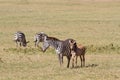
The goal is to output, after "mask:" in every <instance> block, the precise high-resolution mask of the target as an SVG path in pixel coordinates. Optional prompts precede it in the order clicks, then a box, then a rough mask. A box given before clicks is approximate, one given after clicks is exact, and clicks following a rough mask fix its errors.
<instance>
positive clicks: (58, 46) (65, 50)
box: [42, 36, 73, 68]
mask: <svg viewBox="0 0 120 80" xmlns="http://www.w3.org/2000/svg"><path fill="white" fill-rule="evenodd" d="M69 41H73V39H66V40H64V41H62V40H59V39H57V38H55V37H48V36H45V38H44V42H43V47H42V50H43V52H45V51H46V49H48V48H49V46H52V47H53V48H54V49H55V51H56V53H57V55H58V59H59V62H60V65H61V64H62V63H63V56H66V57H67V60H68V63H67V68H69V64H70V59H71V49H70V44H69Z"/></svg>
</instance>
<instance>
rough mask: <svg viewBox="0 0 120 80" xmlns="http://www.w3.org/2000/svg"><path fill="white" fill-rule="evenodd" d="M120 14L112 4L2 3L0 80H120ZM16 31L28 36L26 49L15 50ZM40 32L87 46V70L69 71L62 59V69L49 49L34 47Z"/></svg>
mask: <svg viewBox="0 0 120 80" xmlns="http://www.w3.org/2000/svg"><path fill="white" fill-rule="evenodd" d="M105 1H106V0H105ZM119 14H120V4H119V1H112V0H110V2H108V1H107V2H104V1H103V0H102V1H100V2H98V1H97V0H94V1H92V2H91V1H89V0H86V1H83V0H0V45H1V46H0V80H50V79H52V80H60V79H61V80H77V79H81V80H83V79H84V80H119V79H120V77H119V74H120V70H119V68H120V63H119V62H120V57H119V53H120V50H119V48H120V46H119V44H120V37H119V35H120V23H119V22H120V15H119ZM16 31H23V32H24V33H25V34H26V38H27V40H29V41H30V43H29V44H28V47H27V48H21V49H20V48H16V45H15V43H14V42H13V38H14V36H13V35H14V33H15V32H16ZM41 31H42V32H45V33H46V34H48V35H49V36H54V37H57V38H59V39H61V40H64V39H67V38H73V39H75V40H76V41H77V43H78V44H83V45H85V46H87V47H88V51H87V53H86V67H85V68H80V67H77V68H74V69H71V68H70V69H67V68H66V64H67V60H66V58H64V64H63V66H62V67H61V68H60V66H59V62H58V59H57V55H56V54H55V52H54V50H53V49H49V50H48V51H47V52H46V53H42V52H41V51H40V50H38V49H36V48H34V43H33V37H34V34H35V33H36V32H41ZM111 44H113V46H111ZM78 62H80V61H78ZM79 64H80V63H79Z"/></svg>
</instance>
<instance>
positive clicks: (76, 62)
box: [75, 56, 78, 66]
mask: <svg viewBox="0 0 120 80" xmlns="http://www.w3.org/2000/svg"><path fill="white" fill-rule="evenodd" d="M77 57H78V56H76V61H75V63H76V66H77Z"/></svg>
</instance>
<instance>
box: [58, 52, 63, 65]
mask: <svg viewBox="0 0 120 80" xmlns="http://www.w3.org/2000/svg"><path fill="white" fill-rule="evenodd" d="M58 59H59V63H60V66H61V65H62V61H63V60H62V54H58Z"/></svg>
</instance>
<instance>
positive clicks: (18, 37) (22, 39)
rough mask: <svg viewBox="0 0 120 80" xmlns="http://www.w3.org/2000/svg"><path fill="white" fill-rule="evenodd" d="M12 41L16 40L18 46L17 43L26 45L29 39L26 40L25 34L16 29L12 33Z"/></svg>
mask: <svg viewBox="0 0 120 80" xmlns="http://www.w3.org/2000/svg"><path fill="white" fill-rule="evenodd" d="M14 41H15V42H16V44H17V47H18V44H19V46H20V47H21V46H23V47H26V46H27V43H29V41H26V38H25V34H24V33H23V32H21V31H17V32H16V33H15V34H14Z"/></svg>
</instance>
